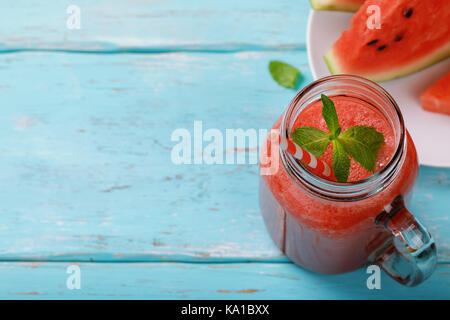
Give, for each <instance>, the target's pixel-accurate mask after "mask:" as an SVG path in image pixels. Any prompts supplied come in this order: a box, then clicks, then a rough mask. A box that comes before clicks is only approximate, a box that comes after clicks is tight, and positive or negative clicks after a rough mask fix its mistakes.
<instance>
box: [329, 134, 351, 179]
mask: <svg viewBox="0 0 450 320" xmlns="http://www.w3.org/2000/svg"><path fill="white" fill-rule="evenodd" d="M332 142H333V173H334V176H335V178H336V180H337V181H338V182H347V179H348V175H349V173H350V159H349V158H348V156H347V154H346V153H345V150H344V147H343V146H342V144H341V143H340V142H339V140H333V141H332Z"/></svg>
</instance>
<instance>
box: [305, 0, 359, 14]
mask: <svg viewBox="0 0 450 320" xmlns="http://www.w3.org/2000/svg"><path fill="white" fill-rule="evenodd" d="M364 1H365V0H310V2H311V7H312V8H313V9H316V10H337V11H351V12H356V11H358V9H359V8H360V7H361V5H362V4H363V3H364Z"/></svg>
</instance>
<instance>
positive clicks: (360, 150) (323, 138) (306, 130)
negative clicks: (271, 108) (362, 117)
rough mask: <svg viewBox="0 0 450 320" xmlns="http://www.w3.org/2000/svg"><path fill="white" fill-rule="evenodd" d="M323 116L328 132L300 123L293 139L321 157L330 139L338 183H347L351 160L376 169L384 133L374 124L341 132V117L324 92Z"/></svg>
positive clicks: (334, 171) (370, 169)
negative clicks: (373, 125) (339, 117)
mask: <svg viewBox="0 0 450 320" xmlns="http://www.w3.org/2000/svg"><path fill="white" fill-rule="evenodd" d="M321 100H322V104H323V107H322V116H323V118H324V119H325V122H326V124H327V128H328V131H329V133H326V132H323V131H321V130H319V129H317V128H314V127H306V126H301V127H299V128H297V129H295V130H294V131H293V132H292V134H291V135H292V140H293V141H294V142H295V143H296V144H298V145H299V146H301V147H302V148H304V149H305V150H307V151H309V152H311V153H312V154H314V155H315V156H316V157H320V156H321V155H322V154H323V153H324V152H325V150H326V149H327V147H328V145H329V144H330V142H331V143H332V145H333V173H334V176H335V177H336V180H337V181H338V182H347V179H348V176H349V174H350V159H349V156H350V157H351V158H353V159H354V160H355V161H356V162H358V163H359V164H360V165H361V166H362V167H363V168H365V169H367V170H368V171H370V172H375V164H376V161H377V157H378V152H379V151H380V148H381V146H382V145H383V144H384V136H383V134H382V133H381V132H378V131H377V130H376V129H375V128H373V127H368V126H365V125H361V126H353V127H350V128H348V129H347V130H345V131H344V132H342V133H341V131H342V128H341V127H340V126H339V119H338V116H337V113H336V108H335V106H334V103H333V101H332V100H331V99H330V98H328V97H327V96H326V95H324V94H322V96H321Z"/></svg>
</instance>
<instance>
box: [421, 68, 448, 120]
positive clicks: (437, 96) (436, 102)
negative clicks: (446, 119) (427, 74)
mask: <svg viewBox="0 0 450 320" xmlns="http://www.w3.org/2000/svg"><path fill="white" fill-rule="evenodd" d="M420 101H421V102H422V107H423V108H424V109H425V110H427V111H431V112H439V113H443V114H448V115H450V72H449V73H447V74H446V75H445V76H444V77H443V78H441V79H440V80H439V81H438V82H436V83H435V84H434V85H433V86H431V88H429V89H428V90H427V91H425V92H424V93H423V94H422V95H421V96H420Z"/></svg>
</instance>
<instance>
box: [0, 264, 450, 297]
mask: <svg viewBox="0 0 450 320" xmlns="http://www.w3.org/2000/svg"><path fill="white" fill-rule="evenodd" d="M68 266H69V264H67V263H42V264H41V263H1V264H0V298H1V299H225V300H229V299H388V300H391V299H392V300H395V299H449V298H450V290H449V286H450V277H449V275H450V272H449V271H450V266H449V265H448V264H446V265H439V267H438V269H437V270H436V273H435V274H434V275H433V276H432V277H431V278H429V279H428V280H427V281H426V282H424V283H423V284H421V285H420V286H418V287H414V288H407V287H403V286H401V285H400V284H398V283H396V282H394V281H393V280H391V279H390V278H389V277H388V276H386V275H385V274H382V275H381V289H380V290H369V289H367V285H366V283H367V278H368V277H369V274H366V272H365V270H359V271H356V272H352V273H348V274H342V275H331V276H330V275H318V274H314V273H311V272H308V271H305V270H303V269H301V268H298V267H295V266H294V265H292V264H288V263H282V264H271V263H257V264H178V263H134V264H133V263H115V264H111V263H101V264H95V263H94V264H92V263H81V264H79V265H78V266H79V267H80V275H81V276H80V280H81V281H80V285H81V288H80V289H79V290H76V289H73V290H69V289H68V288H67V285H66V282H67V279H68V277H69V276H70V274H67V273H66V270H67V267H68ZM205 279H208V280H207V281H205Z"/></svg>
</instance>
